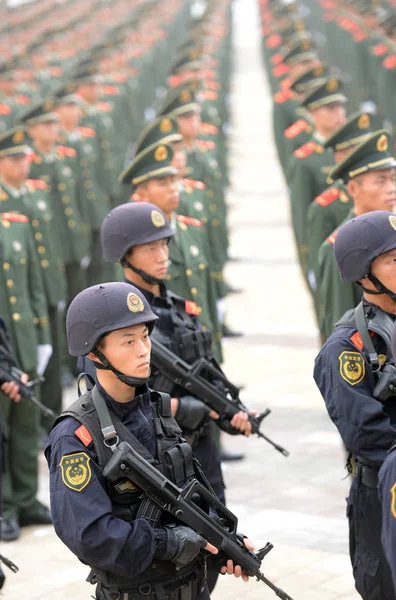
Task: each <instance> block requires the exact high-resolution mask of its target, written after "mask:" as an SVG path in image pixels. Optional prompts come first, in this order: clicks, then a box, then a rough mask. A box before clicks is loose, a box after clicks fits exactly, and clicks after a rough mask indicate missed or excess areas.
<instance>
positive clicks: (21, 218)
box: [0, 213, 29, 223]
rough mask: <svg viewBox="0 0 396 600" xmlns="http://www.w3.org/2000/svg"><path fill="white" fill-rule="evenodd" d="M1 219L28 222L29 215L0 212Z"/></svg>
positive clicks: (12, 221)
mask: <svg viewBox="0 0 396 600" xmlns="http://www.w3.org/2000/svg"><path fill="white" fill-rule="evenodd" d="M0 218H1V220H2V221H10V222H11V223H29V217H27V216H26V215H20V214H18V213H0Z"/></svg>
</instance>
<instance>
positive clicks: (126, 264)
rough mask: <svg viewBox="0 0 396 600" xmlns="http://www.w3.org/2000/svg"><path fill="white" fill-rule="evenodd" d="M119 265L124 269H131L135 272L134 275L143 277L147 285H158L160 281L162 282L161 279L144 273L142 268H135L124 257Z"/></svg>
mask: <svg viewBox="0 0 396 600" xmlns="http://www.w3.org/2000/svg"><path fill="white" fill-rule="evenodd" d="M121 266H123V267H124V269H130V270H131V271H133V272H134V273H136V275H139V276H140V277H141V278H142V279H143V281H145V282H146V283H148V284H149V285H160V284H161V283H163V281H162V279H157V277H152V276H151V275H149V274H148V273H146V271H142V269H137V268H136V267H134V266H133V265H131V263H130V262H128V261H127V259H126V258H123V259H122V260H121Z"/></svg>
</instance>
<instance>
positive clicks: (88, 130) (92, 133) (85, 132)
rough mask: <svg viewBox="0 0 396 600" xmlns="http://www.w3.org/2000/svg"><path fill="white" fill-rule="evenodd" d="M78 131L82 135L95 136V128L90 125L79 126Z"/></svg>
mask: <svg viewBox="0 0 396 600" xmlns="http://www.w3.org/2000/svg"><path fill="white" fill-rule="evenodd" d="M78 131H79V132H80V133H81V135H83V136H84V137H91V138H92V137H96V131H95V129H92V128H91V127H79V128H78Z"/></svg>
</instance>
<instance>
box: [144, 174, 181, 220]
mask: <svg viewBox="0 0 396 600" xmlns="http://www.w3.org/2000/svg"><path fill="white" fill-rule="evenodd" d="M137 200H140V201H144V202H151V204H155V206H158V208H160V209H161V210H162V211H163V212H164V213H165V214H166V215H169V214H170V213H172V212H173V211H175V210H176V209H177V208H178V206H179V203H180V192H179V189H178V185H177V179H176V176H175V175H169V176H167V177H161V178H159V179H150V180H149V181H147V183H146V185H145V186H144V187H143V188H142V189H141V190H140V189H139V190H138V193H137Z"/></svg>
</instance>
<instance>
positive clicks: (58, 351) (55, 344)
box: [40, 307, 65, 433]
mask: <svg viewBox="0 0 396 600" xmlns="http://www.w3.org/2000/svg"><path fill="white" fill-rule="evenodd" d="M48 314H49V323H50V328H51V338H52V349H53V352H52V356H51V358H50V360H49V362H48V365H47V368H46V370H45V373H44V378H45V381H44V383H43V384H42V385H41V401H42V403H43V404H44V405H45V406H47V408H50V409H51V410H52V411H53V412H54V413H55V415H56V416H58V415H60V413H61V412H62V386H61V372H62V348H63V344H64V339H65V337H64V335H62V334H63V332H62V331H61V327H63V324H64V316H63V313H59V312H58V309H57V308H56V307H49V308H48ZM40 422H41V427H42V429H44V431H45V432H46V433H49V432H50V431H51V429H52V425H53V419H52V417H47V416H45V415H43V414H41V415H40Z"/></svg>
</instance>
